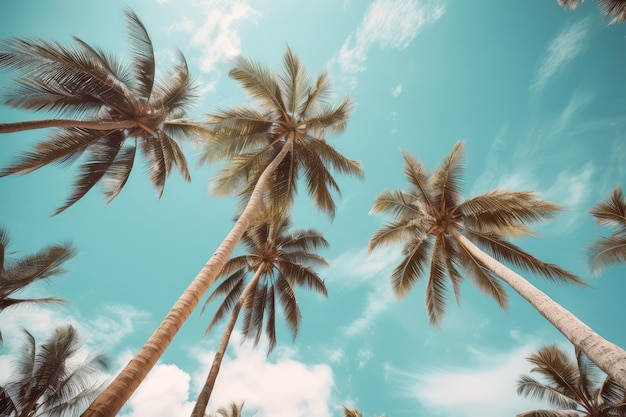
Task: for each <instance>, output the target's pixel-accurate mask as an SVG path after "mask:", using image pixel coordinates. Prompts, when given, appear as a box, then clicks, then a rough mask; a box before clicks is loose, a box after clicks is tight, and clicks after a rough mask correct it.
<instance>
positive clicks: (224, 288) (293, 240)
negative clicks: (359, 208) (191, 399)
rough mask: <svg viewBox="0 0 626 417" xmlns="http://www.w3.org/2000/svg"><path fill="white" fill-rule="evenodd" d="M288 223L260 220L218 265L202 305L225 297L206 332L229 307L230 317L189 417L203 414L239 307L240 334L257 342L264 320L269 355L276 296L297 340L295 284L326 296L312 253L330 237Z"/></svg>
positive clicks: (318, 263)
mask: <svg viewBox="0 0 626 417" xmlns="http://www.w3.org/2000/svg"><path fill="white" fill-rule="evenodd" d="M289 226H290V225H289V222H288V221H284V222H283V221H281V220H278V221H267V220H264V221H262V222H261V223H260V224H258V225H255V226H253V227H251V228H250V229H249V230H248V231H247V232H246V233H245V234H244V236H243V238H242V243H243V244H244V246H245V247H246V249H247V254H246V255H241V256H236V257H233V258H231V259H230V260H229V261H228V262H227V263H226V265H224V268H222V271H221V272H220V275H219V276H220V277H223V278H224V280H223V281H222V283H221V284H220V285H219V286H217V287H216V288H215V290H213V292H212V293H211V295H210V296H209V297H208V299H207V301H206V302H205V304H204V307H206V306H207V304H209V303H210V302H211V301H213V300H214V299H215V298H216V297H218V296H220V295H224V300H223V301H222V303H221V305H220V306H219V308H218V309H217V311H216V312H215V315H214V316H213V319H212V320H211V323H210V324H209V327H208V328H207V333H208V332H209V331H210V330H211V329H212V328H213V326H215V325H216V324H217V323H218V322H219V321H220V320H221V319H223V318H224V316H225V315H226V314H227V313H228V312H229V311H230V319H229V320H228V323H227V324H226V328H225V329H224V334H223V336H222V340H221V341H220V344H219V347H218V349H217V352H216V353H215V356H214V358H213V363H212V364H211V370H210V372H209V375H208V376H207V379H206V382H205V384H204V386H203V387H202V391H201V392H200V395H199V396H198V400H197V401H196V405H195V407H194V409H193V412H192V413H191V416H192V417H202V416H203V415H204V412H205V410H206V407H207V404H208V402H209V399H210V398H211V393H212V391H213V387H214V386H215V381H216V379H217V375H218V373H219V370H220V366H221V363H222V359H223V357H224V353H225V352H226V348H227V347H228V342H229V341H230V336H231V334H232V332H233V329H234V327H235V324H236V322H237V318H238V317H239V313H240V311H241V309H242V308H243V309H244V311H245V314H244V318H243V330H242V333H243V335H244V338H246V339H253V340H254V345H255V346H256V345H257V344H258V342H259V340H260V337H261V333H262V330H263V322H264V321H265V334H266V335H267V339H268V341H269V345H268V354H269V353H270V352H271V351H272V349H273V348H274V346H275V345H276V323H275V305H276V300H278V301H279V303H280V304H281V306H282V309H283V312H284V313H285V314H284V316H285V319H286V321H287V326H288V327H289V328H290V329H291V332H292V336H293V338H294V339H295V337H296V335H297V333H298V328H299V326H300V320H301V314H300V308H299V307H298V302H297V301H296V297H295V293H294V288H295V287H296V286H307V287H308V288H309V289H312V290H315V291H316V292H318V293H321V294H323V295H324V296H326V295H327V292H326V286H325V285H324V281H322V279H321V278H320V277H319V276H318V275H317V273H316V272H315V271H314V270H313V269H312V267H313V266H326V265H328V263H327V262H326V260H325V259H324V258H322V257H321V256H319V255H317V254H315V253H314V252H313V251H314V250H315V249H320V248H326V247H328V242H327V241H326V239H324V237H323V236H322V235H321V234H320V233H319V232H316V231H313V230H301V231H297V232H289V230H288V229H289ZM248 273H252V274H253V277H252V278H251V279H250V281H249V282H248V284H246V275H248Z"/></svg>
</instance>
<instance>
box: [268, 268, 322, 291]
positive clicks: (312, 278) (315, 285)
mask: <svg viewBox="0 0 626 417" xmlns="http://www.w3.org/2000/svg"><path fill="white" fill-rule="evenodd" d="M278 270H279V271H280V274H281V275H283V276H284V277H285V279H287V280H289V282H290V283H291V284H292V286H295V285H298V286H305V287H306V288H308V289H309V290H313V291H315V292H317V293H318V294H322V295H323V296H324V297H328V291H327V289H326V285H325V284H324V281H323V280H322V279H321V278H320V277H319V275H318V274H317V273H316V272H315V271H314V270H313V269H312V268H308V267H305V266H302V265H299V264H297V263H292V262H279V263H278ZM294 284H295V285H294Z"/></svg>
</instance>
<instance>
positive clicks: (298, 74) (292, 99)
mask: <svg viewBox="0 0 626 417" xmlns="http://www.w3.org/2000/svg"><path fill="white" fill-rule="evenodd" d="M278 78H279V80H280V82H281V85H282V87H283V91H284V92H285V95H284V101H285V108H286V109H287V110H288V111H289V114H292V115H293V114H296V113H298V112H299V109H300V108H302V104H303V101H304V100H305V98H306V97H304V93H305V89H306V86H308V85H309V83H310V80H309V75H308V72H307V70H306V68H305V67H304V65H302V62H301V61H300V59H299V58H298V57H297V56H296V55H295V54H294V53H293V52H292V50H291V48H289V47H287V49H286V51H285V54H284V56H283V72H282V74H279V76H278Z"/></svg>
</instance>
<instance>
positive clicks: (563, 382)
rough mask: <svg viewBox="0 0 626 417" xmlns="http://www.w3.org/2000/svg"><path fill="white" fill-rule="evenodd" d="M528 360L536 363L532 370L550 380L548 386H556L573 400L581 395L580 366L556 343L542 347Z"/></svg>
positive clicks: (555, 387)
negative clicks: (579, 387) (579, 388)
mask: <svg viewBox="0 0 626 417" xmlns="http://www.w3.org/2000/svg"><path fill="white" fill-rule="evenodd" d="M527 360H528V361H529V362H530V363H532V364H533V365H535V367H534V368H532V369H531V372H536V373H538V374H541V375H542V376H543V377H544V378H545V379H546V380H547V381H548V386H551V387H554V389H556V390H557V391H558V392H560V393H562V394H563V395H564V396H566V397H567V398H569V399H570V400H572V401H575V400H576V398H577V397H580V392H579V391H578V378H579V371H578V367H577V365H576V363H575V362H573V361H572V360H571V359H570V358H569V357H568V356H567V354H566V353H565V352H563V351H562V350H561V349H560V348H559V347H558V346H557V345H556V344H554V345H549V346H544V347H542V348H540V349H539V350H538V351H537V352H534V353H532V354H531V355H530V356H529V357H528V358H527ZM561 406H562V407H565V406H566V405H563V404H562V405H561Z"/></svg>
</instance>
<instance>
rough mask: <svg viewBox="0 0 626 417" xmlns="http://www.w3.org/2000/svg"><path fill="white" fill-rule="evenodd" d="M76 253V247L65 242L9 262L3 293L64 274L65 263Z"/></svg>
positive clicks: (3, 279) (6, 268) (2, 288)
mask: <svg viewBox="0 0 626 417" xmlns="http://www.w3.org/2000/svg"><path fill="white" fill-rule="evenodd" d="M76 253H77V251H76V248H75V247H74V246H73V245H72V244H71V243H69V242H63V243H61V244H56V245H51V246H48V247H46V248H44V249H42V250H41V251H39V252H37V253H35V254H33V255H29V256H26V257H24V258H21V259H18V260H15V261H12V262H10V263H8V264H7V265H6V266H5V274H4V276H3V277H2V286H1V287H0V289H1V291H2V293H4V294H11V293H14V292H15V291H18V290H20V289H22V288H24V287H25V286H26V285H28V284H30V283H32V282H35V281H38V280H41V279H46V278H49V277H51V276H54V275H60V274H63V273H64V272H66V270H65V269H64V268H63V264H64V263H65V262H67V261H68V260H70V259H72V258H73V257H74V256H76Z"/></svg>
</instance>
